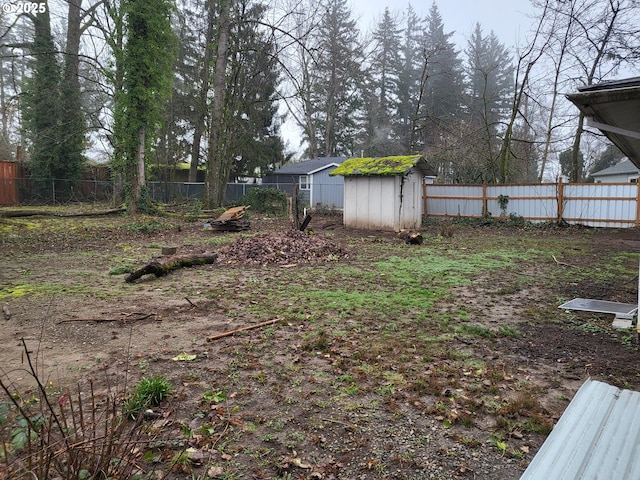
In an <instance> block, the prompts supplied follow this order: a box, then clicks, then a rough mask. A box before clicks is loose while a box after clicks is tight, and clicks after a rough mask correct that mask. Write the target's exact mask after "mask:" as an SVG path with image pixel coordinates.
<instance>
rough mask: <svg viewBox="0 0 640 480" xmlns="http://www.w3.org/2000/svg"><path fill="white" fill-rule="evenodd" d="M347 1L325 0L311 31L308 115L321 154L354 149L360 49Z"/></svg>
mask: <svg viewBox="0 0 640 480" xmlns="http://www.w3.org/2000/svg"><path fill="white" fill-rule="evenodd" d="M358 35H359V31H358V28H357V25H356V22H355V21H354V20H353V19H352V17H351V10H350V9H349V7H348V6H347V0H327V3H326V11H325V14H324V16H323V18H322V20H321V22H320V25H319V27H318V29H317V30H316V32H315V39H316V45H317V48H316V58H315V62H314V64H313V66H312V72H311V79H310V83H311V89H312V92H311V100H312V102H313V104H314V105H315V108H316V111H315V112H314V113H313V114H312V115H311V120H312V122H313V123H314V128H313V131H314V132H315V134H316V136H317V139H318V154H319V155H321V156H334V155H342V154H345V155H350V154H352V153H353V150H354V143H353V140H354V137H355V133H356V122H355V113H356V112H357V110H358V108H359V106H360V103H359V102H360V98H359V87H360V84H361V81H362V72H361V68H360V66H361V63H362V48H361V45H360V42H359V39H358Z"/></svg>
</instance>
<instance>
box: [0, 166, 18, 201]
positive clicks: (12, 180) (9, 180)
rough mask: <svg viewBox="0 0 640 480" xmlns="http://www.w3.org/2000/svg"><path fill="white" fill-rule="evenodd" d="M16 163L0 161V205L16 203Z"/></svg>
mask: <svg viewBox="0 0 640 480" xmlns="http://www.w3.org/2000/svg"><path fill="white" fill-rule="evenodd" d="M18 174H19V172H18V164H17V163H15V162H4V161H0V205H16V204H17V203H18V182H17V180H16V178H17V177H18Z"/></svg>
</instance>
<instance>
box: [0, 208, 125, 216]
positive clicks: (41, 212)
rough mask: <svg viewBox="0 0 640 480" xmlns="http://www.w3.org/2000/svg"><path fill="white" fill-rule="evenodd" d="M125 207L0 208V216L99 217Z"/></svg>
mask: <svg viewBox="0 0 640 480" xmlns="http://www.w3.org/2000/svg"><path fill="white" fill-rule="evenodd" d="M126 211H127V209H126V208H114V209H111V210H101V211H96V212H76V213H58V212H52V211H50V210H20V209H17V210H0V217H2V218H15V217H35V216H41V217H61V218H71V217H100V216H103V215H113V214H116V213H124V212H126Z"/></svg>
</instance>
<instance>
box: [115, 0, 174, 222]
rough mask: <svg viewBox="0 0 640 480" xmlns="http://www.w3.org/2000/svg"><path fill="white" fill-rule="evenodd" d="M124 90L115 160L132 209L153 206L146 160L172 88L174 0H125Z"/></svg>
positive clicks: (118, 114) (119, 95) (117, 117)
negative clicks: (148, 199) (172, 13)
mask: <svg viewBox="0 0 640 480" xmlns="http://www.w3.org/2000/svg"><path fill="white" fill-rule="evenodd" d="M122 8H123V9H124V20H125V21H124V38H126V44H125V45H124V48H123V50H122V52H121V55H122V59H121V68H122V72H121V73H122V82H123V83H122V90H121V91H120V92H116V105H115V109H116V111H115V123H114V139H115V149H114V160H113V165H114V167H115V169H116V171H117V172H118V173H119V174H121V175H122V180H123V186H124V193H125V201H126V204H127V208H128V209H129V211H130V212H131V213H136V212H138V211H140V210H145V209H147V208H148V203H147V199H146V198H145V189H146V161H147V156H148V153H149V150H150V148H151V147H152V146H153V145H154V143H155V139H156V134H157V132H158V129H159V127H160V123H161V119H162V108H163V107H164V105H165V101H166V99H167V98H168V96H169V95H170V93H171V79H172V74H171V72H172V66H173V59H174V51H175V35H174V33H173V30H172V28H171V21H170V16H171V12H172V8H173V6H172V4H171V2H170V0H124V1H123V4H122Z"/></svg>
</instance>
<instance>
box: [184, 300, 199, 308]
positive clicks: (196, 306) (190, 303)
mask: <svg viewBox="0 0 640 480" xmlns="http://www.w3.org/2000/svg"><path fill="white" fill-rule="evenodd" d="M184 299H185V300H186V301H187V302H189V305H191V306H192V307H193V308H200V307H199V306H198V305H196V304H195V303H193V302H192V301H191V300H189V299H188V298H187V297H184Z"/></svg>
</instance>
